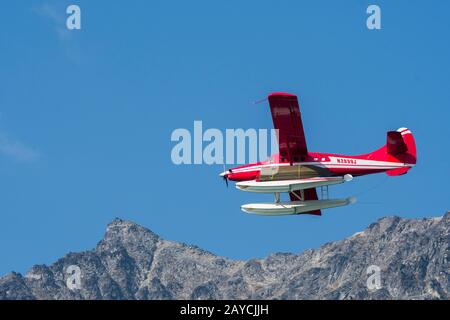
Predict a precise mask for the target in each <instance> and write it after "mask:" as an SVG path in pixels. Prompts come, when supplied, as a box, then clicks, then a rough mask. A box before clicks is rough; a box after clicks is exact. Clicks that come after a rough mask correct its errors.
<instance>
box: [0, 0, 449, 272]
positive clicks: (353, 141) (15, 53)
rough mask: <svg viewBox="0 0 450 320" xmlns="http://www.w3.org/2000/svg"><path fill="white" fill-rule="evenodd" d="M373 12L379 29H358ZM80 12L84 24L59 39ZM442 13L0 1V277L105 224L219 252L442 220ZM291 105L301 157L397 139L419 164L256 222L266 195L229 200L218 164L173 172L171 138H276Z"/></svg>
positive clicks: (445, 110)
mask: <svg viewBox="0 0 450 320" xmlns="http://www.w3.org/2000/svg"><path fill="white" fill-rule="evenodd" d="M372 3H375V4H378V5H380V6H381V10H382V30H380V31H369V30H368V29H367V28H366V17H367V14H366V13H365V12H366V8H367V6H368V5H369V4H372ZM69 4H78V5H80V7H81V10H82V30H79V31H70V32H69V31H67V30H65V19H66V14H65V9H66V7H67V6H68V5H69ZM449 12H450V3H449V2H447V1H410V0H408V1H406V0H397V1H343V0H342V1H281V2H280V1H261V0H258V1H210V0H209V1H177V2H176V1H156V0H152V1H143V0H142V1H76V0H71V1H62V0H58V1H56V0H55V1H50V0H47V1H8V2H6V1H3V2H2V4H1V9H0V26H1V28H0V217H1V223H0V274H4V273H6V272H8V271H11V270H16V271H20V272H25V271H26V270H28V269H29V267H31V266H32V265H33V264H35V263H46V264H48V263H52V262H54V261H55V260H56V259H57V258H58V257H60V256H62V255H63V254H64V253H66V252H69V251H80V250H86V249H90V248H93V247H94V246H95V245H96V243H97V241H99V240H100V239H101V237H102V236H103V233H104V231H105V226H106V224H107V223H108V222H110V221H111V220H112V219H113V218H114V217H121V218H124V219H130V220H133V221H135V222H138V223H140V224H142V225H144V226H146V227H148V228H150V229H152V230H153V231H155V232H156V233H158V234H160V235H161V236H162V237H164V238H167V239H171V240H177V241H182V242H186V243H190V244H195V245H198V246H200V247H202V248H205V249H207V250H210V251H212V252H214V253H216V254H219V255H225V256H228V257H231V258H239V259H241V258H251V257H263V256H265V255H267V254H269V253H271V252H274V251H283V252H301V251H303V250H304V249H307V248H313V247H317V246H319V245H321V244H323V243H325V242H328V241H332V240H336V239H341V238H343V237H346V236H349V235H352V234H353V233H355V232H357V231H360V230H361V229H363V228H365V227H366V226H367V225H369V224H370V223H372V222H374V221H375V220H377V219H378V218H380V217H383V216H386V215H399V216H401V217H411V218H412V217H428V216H438V215H442V214H443V213H444V212H445V211H446V210H447V209H449V198H448V186H447V180H448V179H449V178H450V176H449V169H448V168H449V167H448V166H449V164H448V159H449V158H450V149H449V146H448V145H449V143H448V138H449V137H450V130H449V125H448V121H449V116H450V111H449V110H450V59H449V57H450V41H449V34H450V19H449V17H448V13H449ZM272 91H288V92H292V93H296V94H298V95H299V98H300V103H301V108H302V113H303V120H304V126H305V131H306V135H307V139H308V145H309V149H310V150H311V151H323V152H336V153H347V154H358V153H363V152H366V151H371V150H373V149H375V148H377V147H379V146H381V145H382V144H384V142H385V135H386V134H385V133H386V131H388V130H391V129H397V128H399V127H402V126H406V127H408V128H410V129H411V130H412V131H413V133H414V135H415V137H416V142H417V148H418V157H419V158H418V165H417V166H416V167H415V168H414V169H413V170H411V171H410V172H409V173H408V174H407V175H405V176H401V177H389V178H386V176H385V175H384V174H381V175H374V176H368V177H363V178H360V179H356V180H354V181H352V182H351V183H348V184H346V185H341V186H336V187H332V188H331V189H330V192H331V195H332V196H333V197H345V196H352V195H356V196H357V197H358V200H359V203H357V204H355V205H353V206H348V207H344V208H337V209H332V210H327V211H325V214H324V216H322V217H313V216H294V217H274V218H267V217H258V216H251V215H246V214H244V213H243V212H241V211H240V209H239V207H240V205H241V204H244V203H249V202H255V201H265V200H267V199H270V198H271V196H270V195H269V196H264V195H253V194H247V193H243V192H240V191H238V190H236V189H235V188H234V187H230V188H229V189H226V188H225V186H224V183H223V181H221V180H220V178H219V177H218V176H217V174H218V173H219V172H220V171H221V170H222V167H221V166H219V165H214V166H206V165H197V166H175V165H173V164H172V162H171V159H170V151H171V148H172V147H173V145H174V143H172V142H171V141H170V134H171V132H172V130H174V129H175V128H183V127H184V128H192V126H193V121H194V120H202V121H203V124H204V126H205V127H208V128H219V129H225V128H268V129H270V128H272V122H271V117H270V113H269V108H268V105H267V104H266V103H261V104H257V105H254V104H252V102H253V101H256V100H260V99H262V98H264V97H265V96H266V95H267V94H268V93H269V92H272Z"/></svg>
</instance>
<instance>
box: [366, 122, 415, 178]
mask: <svg viewBox="0 0 450 320" xmlns="http://www.w3.org/2000/svg"><path fill="white" fill-rule="evenodd" d="M367 158H368V159H373V160H381V161H396V162H403V163H405V164H410V165H415V164H416V162H417V154H416V142H415V140H414V136H413V135H412V133H411V131H410V130H409V129H407V128H400V129H398V130H397V131H388V133H387V141H386V145H384V146H383V147H381V148H380V149H378V150H377V151H375V152H372V153H370V154H369V155H368V157H367ZM409 169H411V167H404V168H399V169H393V170H389V171H386V174H387V175H389V176H399V175H402V174H405V173H406V172H408V170H409Z"/></svg>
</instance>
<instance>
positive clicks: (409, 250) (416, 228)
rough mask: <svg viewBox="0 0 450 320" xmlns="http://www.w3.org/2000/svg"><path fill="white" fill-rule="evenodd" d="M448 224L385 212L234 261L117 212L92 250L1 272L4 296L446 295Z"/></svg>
mask: <svg viewBox="0 0 450 320" xmlns="http://www.w3.org/2000/svg"><path fill="white" fill-rule="evenodd" d="M449 231H450V213H447V214H446V215H445V216H443V217H440V218H430V219H423V220H415V219H401V218H398V217H387V218H383V219H380V220H379V221H377V222H376V223H373V224H371V225H370V226H369V227H368V228H367V229H365V230H364V231H362V232H359V233H357V234H355V235H353V236H351V237H349V238H347V239H344V240H341V241H336V242H332V243H327V244H325V245H323V246H322V247H320V248H318V249H314V250H307V251H305V252H303V253H302V254H299V255H296V254H289V253H275V254H272V255H270V256H268V257H266V258H264V259H260V260H258V259H252V260H249V261H235V260H230V259H227V258H223V257H219V256H216V255H214V254H212V253H210V252H207V251H204V250H201V249H199V248H197V247H195V246H189V245H186V244H182V243H177V242H172V241H166V240H163V239H161V238H159V237H158V236H157V235H156V234H154V233H153V232H151V231H150V230H148V229H145V228H143V227H141V226H139V225H137V224H135V223H132V222H129V221H124V220H120V219H116V220H114V221H113V222H112V223H111V224H109V225H108V227H107V230H106V234H105V237H104V239H103V240H101V241H100V242H99V244H98V245H97V247H96V248H95V249H93V250H91V251H86V252H81V253H69V254H68V255H66V256H65V257H63V258H61V259H60V260H58V261H57V262H56V263H54V264H53V265H51V266H45V265H36V266H34V267H32V268H31V270H30V271H29V272H28V273H27V274H26V275H25V276H22V275H20V274H17V273H14V272H13V273H9V274H7V275H5V276H3V277H1V278H0V299H449V298H450V295H449V291H450V290H449V289H450V232H449ZM71 266H72V267H71ZM74 266H75V267H74ZM369 266H375V267H373V268H375V269H376V270H380V272H379V278H378V277H376V274H375V275H373V274H372V273H369V274H368V273H367V272H368V268H369ZM68 268H69V271H70V272H68ZM71 268H72V271H71V270H70V269H71ZM74 268H75V269H74ZM77 268H79V269H77ZM73 270H75V271H73ZM368 278H370V279H369V287H370V289H369V287H368V284H367V283H368ZM377 279H379V280H380V281H379V282H377ZM371 284H372V285H373V284H375V287H374V286H371ZM377 284H378V285H379V286H377Z"/></svg>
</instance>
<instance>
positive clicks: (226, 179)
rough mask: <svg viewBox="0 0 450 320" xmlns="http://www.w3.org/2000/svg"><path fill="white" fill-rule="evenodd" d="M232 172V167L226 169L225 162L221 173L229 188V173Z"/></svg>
mask: <svg viewBox="0 0 450 320" xmlns="http://www.w3.org/2000/svg"><path fill="white" fill-rule="evenodd" d="M230 173H232V171H231V169H229V170H226V168H225V164H224V165H223V172H222V173H221V174H220V175H221V176H222V178H223V180H224V181H225V184H226V186H227V188H228V175H229V174H230Z"/></svg>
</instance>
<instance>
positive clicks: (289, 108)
mask: <svg viewBox="0 0 450 320" xmlns="http://www.w3.org/2000/svg"><path fill="white" fill-rule="evenodd" d="M268 100H269V104H270V111H271V112H272V119H273V124H274V127H275V129H277V135H278V145H279V153H278V154H276V155H273V156H272V157H270V159H268V160H266V161H261V162H256V163H252V164H249V165H244V166H240V167H236V168H233V169H229V170H226V171H224V172H222V173H221V174H220V175H221V176H222V177H223V178H224V179H225V180H226V182H227V183H228V180H232V181H237V183H236V188H238V189H239V190H243V191H249V192H259V193H274V194H275V201H274V202H272V203H253V204H246V205H243V206H242V207H241V209H242V210H243V211H245V212H247V213H254V214H260V215H293V214H313V215H321V209H327V208H334V207H339V206H345V205H348V204H350V203H354V202H355V201H356V199H355V198H354V197H349V198H346V199H329V198H328V186H330V185H335V184H340V183H344V182H348V181H351V180H352V179H353V177H357V176H362V175H366V174H372V173H379V172H386V174H387V175H389V176H398V175H403V174H405V173H407V172H408V170H409V169H411V168H412V167H413V166H414V165H415V164H416V144H415V141H414V137H413V135H412V133H411V131H410V130H408V129H407V128H400V129H398V130H396V131H389V132H387V141H386V144H385V145H384V146H382V147H381V148H379V149H378V150H376V151H374V152H371V153H367V154H363V155H357V156H346V155H338V154H331V153H321V152H309V151H308V148H307V146H306V139H305V133H304V132H303V124H302V119H301V114H300V109H299V105H298V100H297V96H296V95H294V94H290V93H283V92H276V93H272V94H270V95H269V97H268ZM318 187H320V188H321V199H320V200H319V198H318V196H317V192H316V188H318ZM282 192H286V193H289V197H290V200H291V201H289V202H283V201H281V199H280V193H282Z"/></svg>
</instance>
